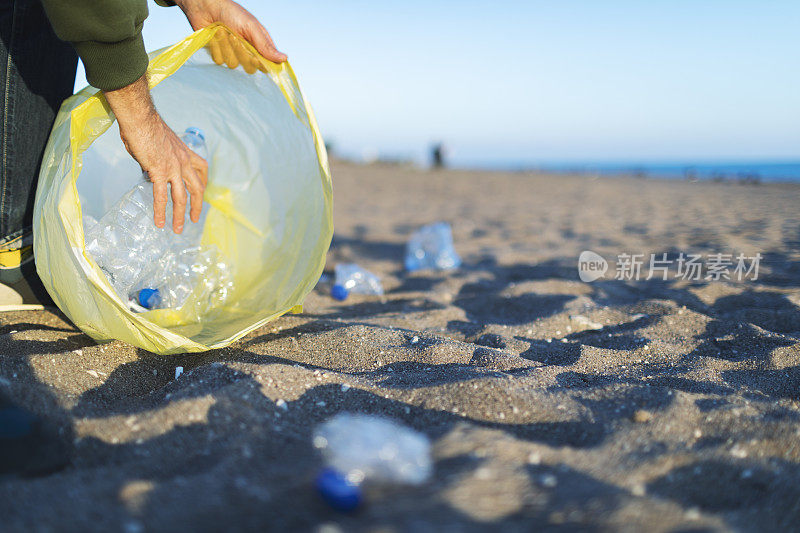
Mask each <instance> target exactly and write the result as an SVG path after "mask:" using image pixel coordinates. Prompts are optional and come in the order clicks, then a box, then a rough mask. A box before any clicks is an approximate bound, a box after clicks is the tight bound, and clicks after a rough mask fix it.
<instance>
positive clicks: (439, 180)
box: [0, 163, 800, 532]
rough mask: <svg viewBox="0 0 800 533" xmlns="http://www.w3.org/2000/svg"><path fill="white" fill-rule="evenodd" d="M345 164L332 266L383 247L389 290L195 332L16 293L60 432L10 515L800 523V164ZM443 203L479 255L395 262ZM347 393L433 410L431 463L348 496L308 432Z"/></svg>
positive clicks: (38, 385)
mask: <svg viewBox="0 0 800 533" xmlns="http://www.w3.org/2000/svg"><path fill="white" fill-rule="evenodd" d="M333 170H334V181H335V190H334V192H335V223H336V234H335V237H334V242H333V246H332V248H331V251H330V253H329V257H328V260H329V261H328V266H329V268H332V266H333V265H334V264H336V263H337V262H341V261H354V262H358V263H359V264H361V265H363V266H364V267H366V268H367V269H369V270H372V271H374V272H375V273H377V274H379V275H380V276H381V277H382V280H383V283H384V287H385V289H386V294H385V296H383V297H370V296H358V295H353V296H351V297H350V298H349V299H348V300H346V301H345V302H336V301H334V300H332V299H331V298H330V297H329V296H327V294H325V293H324V292H323V291H317V292H315V293H313V294H312V295H310V296H309V298H308V300H307V302H306V312H305V314H303V315H297V316H288V317H285V318H282V319H280V320H277V321H275V322H273V323H271V324H269V325H268V326H266V327H264V328H262V329H260V330H258V331H255V332H253V333H252V334H250V335H248V336H247V337H246V338H244V339H243V340H241V341H240V342H237V343H236V344H235V345H233V346H231V347H229V348H226V349H223V350H219V351H215V352H210V353H206V354H201V355H185V356H164V357H162V356H157V355H153V354H150V353H147V352H144V351H141V350H137V349H135V348H133V347H131V346H128V345H124V344H122V343H111V344H106V345H96V344H95V343H93V342H92V341H91V339H89V338H88V337H86V336H85V335H83V334H81V333H80V332H79V331H77V330H76V329H75V328H74V327H73V326H71V325H70V323H69V322H68V321H66V320H65V319H64V318H63V317H62V316H61V315H59V314H57V313H51V312H27V313H15V314H5V315H2V316H0V393H4V394H6V395H8V396H10V397H12V398H13V399H14V400H15V401H16V402H18V403H20V404H21V405H24V406H26V407H28V408H29V409H31V410H33V411H35V412H36V413H38V414H40V415H42V416H43V417H45V419H46V420H47V427H48V428H49V431H50V432H51V433H52V434H53V435H54V437H52V438H53V442H55V444H53V446H54V447H55V448H54V450H50V451H48V452H47V454H45V456H44V457H41V458H40V459H37V460H40V461H41V464H39V465H38V470H39V473H37V474H31V475H27V476H22V475H11V476H6V477H3V478H0V517H2V518H0V529H4V530H73V531H76V530H88V529H91V530H102V531H120V530H122V531H126V532H138V531H148V530H156V531H157V530H161V531H165V530H183V529H193V530H199V531H213V530H258V529H266V528H275V529H300V530H316V529H320V530H325V531H335V530H337V528H341V529H342V530H346V531H347V530H377V529H380V530H413V531H439V530H448V529H449V530H459V531H460V530H469V529H482V528H489V527H490V528H493V529H499V530H511V531H513V530H525V531H527V530H530V529H534V528H537V529H538V528H542V529H561V528H564V529H588V530H593V529H599V530H618V529H630V530H643V529H646V530H650V531H673V530H683V531H686V530H701V529H712V530H774V529H779V528H784V529H788V528H793V527H797V524H798V523H800V483H799V482H798V480H800V444H798V442H799V439H798V436H799V435H800V404H799V403H798V399H800V365H799V364H798V355H800V211H798V206H800V186H798V185H791V184H764V185H741V184H736V183H690V182H679V181H657V180H647V179H636V178H624V177H620V178H603V179H591V178H590V177H581V176H567V175H564V176H552V175H536V174H501V173H494V174H493V173H482V172H457V171H441V172H427V171H422V170H416V169H413V168H404V167H400V166H388V165H387V166H381V165H370V166H356V165H350V164H344V163H337V164H336V165H335V166H334V169H333ZM436 220H445V221H448V222H450V223H451V224H452V225H453V231H454V236H455V241H456V248H457V250H458V252H459V253H460V254H461V256H462V257H463V259H464V266H463V267H462V268H461V269H459V270H457V271H453V272H419V273H414V274H411V275H407V274H405V273H403V271H402V268H401V267H402V258H403V253H404V243H405V241H406V239H407V238H408V236H409V235H410V233H411V231H413V230H414V229H415V228H417V227H418V226H420V225H422V224H425V223H429V222H434V221H436ZM583 250H592V251H595V252H597V253H599V254H600V255H602V256H604V257H606V258H613V257H616V256H617V255H618V254H621V253H645V254H649V253H659V254H660V253H661V252H669V253H670V254H673V255H674V254H678V253H680V252H685V253H701V254H711V253H738V252H743V253H746V254H754V253H756V252H760V253H761V254H762V255H763V257H764V259H763V260H762V264H761V268H760V271H759V278H758V280H756V281H752V280H745V281H741V282H739V281H736V280H731V281H728V280H721V281H705V280H701V281H682V280H674V279H670V280H668V281H663V280H657V279H651V280H649V281H647V280H639V281H618V280H613V279H609V277H606V278H605V279H603V280H598V281H595V282H593V283H584V282H581V281H580V280H579V279H578V276H577V257H578V254H579V253H580V252H581V251H583ZM612 269H613V267H612ZM610 275H611V276H612V277H613V270H612V272H610ZM415 337H417V339H415ZM177 366H183V367H184V369H185V372H184V374H183V375H182V376H181V377H180V378H179V379H177V380H175V379H174V374H175V368H176V367H177ZM343 385H347V386H348V387H349V388H348V387H343ZM279 400H283V402H279ZM342 411H351V412H362V413H373V414H380V415H384V416H388V417H391V418H392V419H395V420H397V421H400V422H402V423H404V424H407V425H408V426H411V427H413V428H415V429H417V430H419V431H421V432H423V433H425V434H426V435H427V436H428V437H430V439H431V441H432V443H433V448H432V450H433V458H434V464H435V469H434V474H433V477H432V478H431V480H430V481H429V482H427V483H425V484H423V485H421V486H419V487H382V488H372V489H370V490H368V491H367V502H366V504H365V505H364V506H363V508H362V509H361V510H360V511H359V512H357V513H355V514H349V515H347V514H340V513H337V512H336V511H334V510H332V509H330V508H328V507H327V506H326V505H325V504H324V503H323V502H322V501H321V500H320V499H319V498H318V496H317V495H316V494H315V492H314V490H313V488H312V480H313V479H314V476H315V475H316V473H317V472H318V471H319V469H320V468H321V466H322V461H321V459H320V457H319V455H318V453H317V451H316V450H315V449H314V448H313V446H312V444H311V433H312V431H313V428H314V427H315V425H317V424H318V423H320V422H322V421H324V420H326V419H327V418H329V417H331V416H332V415H334V414H336V413H338V412H342ZM58 454H62V455H63V456H64V457H66V461H67V465H66V466H65V467H63V468H60V469H57V470H56V471H54V472H46V471H45V472H42V470H46V469H47V464H48V460H52V457H53V456H58ZM31 468H33V469H37V468H36V465H34V466H32V467H31Z"/></svg>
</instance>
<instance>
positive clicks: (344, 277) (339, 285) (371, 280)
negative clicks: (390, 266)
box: [331, 263, 383, 301]
mask: <svg viewBox="0 0 800 533" xmlns="http://www.w3.org/2000/svg"><path fill="white" fill-rule="evenodd" d="M350 293H354V294H372V295H376V294H383V287H382V286H381V282H380V279H378V276H376V275H375V274H373V273H372V272H369V271H367V270H364V269H363V268H361V267H360V266H358V265H357V264H355V263H341V264H338V265H336V269H335V272H334V282H333V287H331V296H333V297H334V298H335V299H336V300H340V301H341V300H346V299H347V297H348V296H349V295H350Z"/></svg>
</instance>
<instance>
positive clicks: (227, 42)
mask: <svg viewBox="0 0 800 533" xmlns="http://www.w3.org/2000/svg"><path fill="white" fill-rule="evenodd" d="M175 3H176V4H177V5H178V6H179V7H180V8H181V9H182V10H183V12H184V14H185V15H186V18H187V19H188V20H189V24H191V26H192V28H193V29H194V30H199V29H201V28H205V27H206V26H208V25H210V24H213V23H215V22H222V23H223V24H225V25H226V26H227V27H228V28H230V29H231V30H233V32H234V33H236V34H237V35H239V36H241V37H243V38H244V39H245V40H247V42H249V43H250V44H252V45H253V47H254V48H255V49H256V51H258V53H259V54H261V55H262V56H264V57H265V58H266V59H268V60H270V61H272V62H274V63H282V62H284V61H286V54H283V53H281V52H279V51H278V49H277V48H276V47H275V43H274V42H273V41H272V37H270V35H269V33H268V32H267V30H266V29H265V28H264V26H262V25H261V23H260V22H259V21H258V19H256V18H255V17H254V16H253V15H252V14H250V12H249V11H247V10H246V9H245V8H243V7H242V6H240V5H239V4H237V3H236V2H234V1H233V0H175ZM209 49H210V51H211V56H212V57H213V59H214V61H215V62H216V63H217V64H218V65H221V64H222V63H226V64H227V65H228V67H230V68H236V67H238V66H239V64H241V65H242V66H243V67H244V69H245V70H246V71H247V72H248V73H249V74H252V73H253V72H255V71H256V69H257V68H258V64H257V61H256V60H255V58H254V57H252V55H251V53H250V52H248V51H247V50H246V49H245V48H244V47H243V46H242V45H241V44H239V43H238V42H237V41H235V40H232V39H227V38H226V36H225V34H222V33H219V34H218V37H217V39H215V40H214V41H212V42H210V43H209Z"/></svg>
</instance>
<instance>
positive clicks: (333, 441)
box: [314, 413, 433, 485]
mask: <svg viewBox="0 0 800 533" xmlns="http://www.w3.org/2000/svg"><path fill="white" fill-rule="evenodd" d="M314 447H316V448H317V449H319V450H320V451H321V452H322V454H323V457H324V458H325V462H326V463H327V465H328V467H330V468H331V469H333V470H334V471H336V472H339V473H341V474H342V476H344V478H345V479H346V480H347V481H348V482H349V483H352V484H356V485H359V484H361V483H363V482H365V481H371V482H376V483H402V484H411V485H418V484H420V483H424V482H425V481H426V480H427V479H428V478H429V477H430V475H431V470H432V468H433V467H432V463H431V456H430V447H431V445H430V441H429V440H428V438H427V437H426V436H425V435H423V434H422V433H419V432H417V431H414V430H413V429H410V428H407V427H405V426H402V425H400V424H397V423H396V422H393V421H392V420H389V419H387V418H383V417H379V416H372V415H360V414H351V413H341V414H338V415H336V416H335V417H333V418H332V419H330V420H328V421H327V422H325V423H323V424H322V425H320V426H319V427H318V428H317V429H316V431H315V432H314Z"/></svg>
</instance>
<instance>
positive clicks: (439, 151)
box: [431, 143, 445, 169]
mask: <svg viewBox="0 0 800 533" xmlns="http://www.w3.org/2000/svg"><path fill="white" fill-rule="evenodd" d="M444 156H445V147H444V144H443V143H435V144H434V145H433V146H431V162H432V164H433V168H435V169H441V168H444V167H445V161H444Z"/></svg>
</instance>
